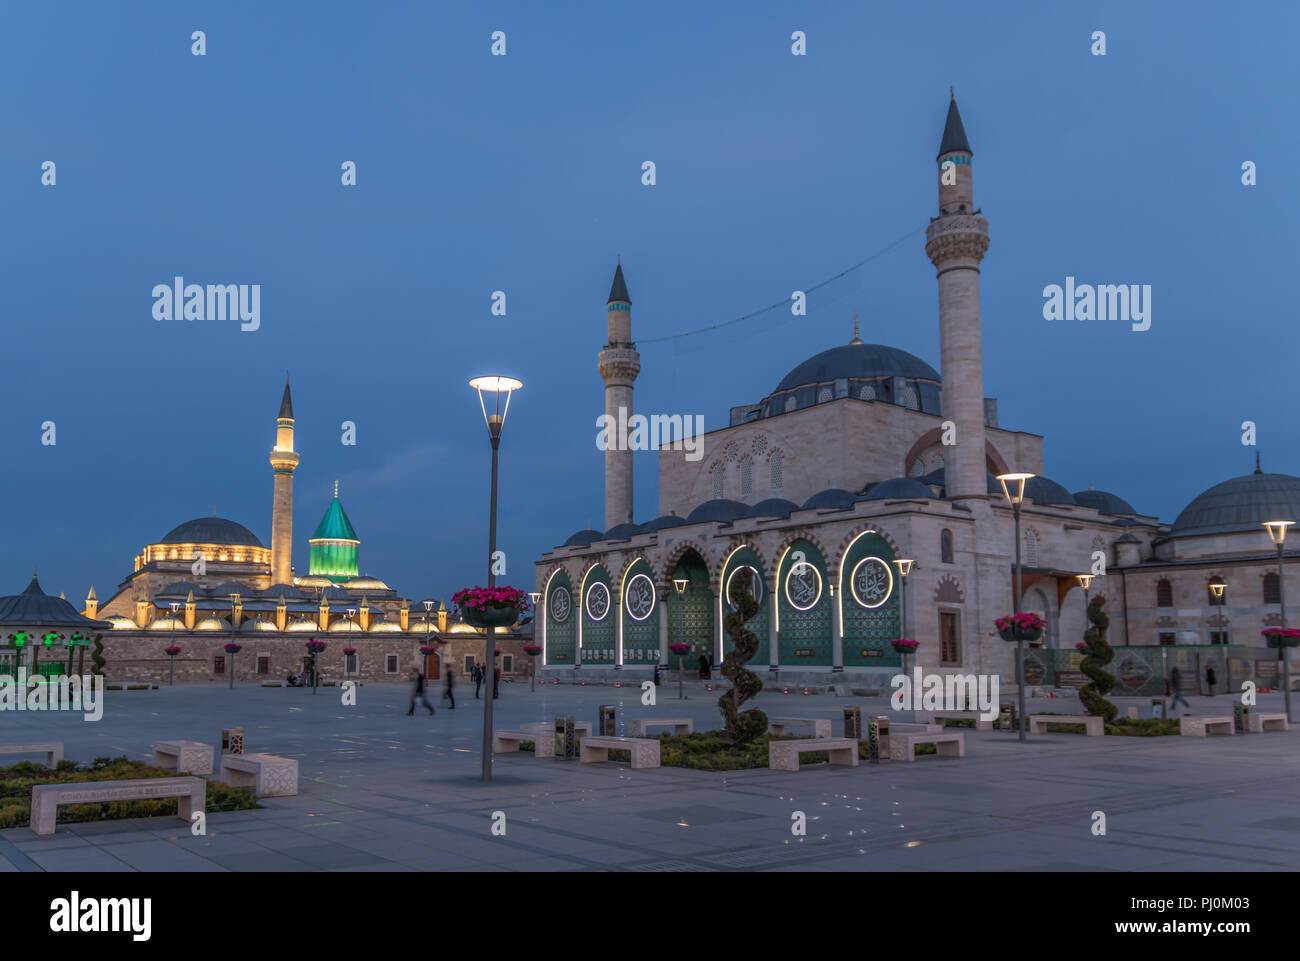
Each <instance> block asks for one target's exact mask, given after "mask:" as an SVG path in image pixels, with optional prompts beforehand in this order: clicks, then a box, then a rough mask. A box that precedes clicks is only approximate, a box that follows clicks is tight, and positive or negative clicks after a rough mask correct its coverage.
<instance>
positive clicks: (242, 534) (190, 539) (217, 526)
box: [159, 517, 263, 547]
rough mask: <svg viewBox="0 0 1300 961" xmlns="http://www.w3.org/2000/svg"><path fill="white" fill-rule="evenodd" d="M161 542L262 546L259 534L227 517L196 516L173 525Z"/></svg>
mask: <svg viewBox="0 0 1300 961" xmlns="http://www.w3.org/2000/svg"><path fill="white" fill-rule="evenodd" d="M159 543H161V544H223V545H230V546H233V547H261V546H263V545H262V542H261V541H259V540H258V539H257V535H256V534H254V533H253V532H252V531H250V530H249V529H248V528H247V527H245V526H244V525H243V524H240V523H238V522H236V521H232V520H228V519H227V518H225V517H196V518H194V520H192V521H186V522H185V523H184V524H181V525H180V526H179V527H173V528H172V529H171V530H170V531H168V532H167V534H166V536H164V537H163V539H162V540H161V541H159Z"/></svg>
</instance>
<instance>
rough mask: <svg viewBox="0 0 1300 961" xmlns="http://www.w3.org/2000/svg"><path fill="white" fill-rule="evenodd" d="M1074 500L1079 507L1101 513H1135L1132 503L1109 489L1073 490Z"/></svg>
mask: <svg viewBox="0 0 1300 961" xmlns="http://www.w3.org/2000/svg"><path fill="white" fill-rule="evenodd" d="M1074 502H1075V503H1076V504H1078V505H1080V506H1081V507H1091V508H1093V509H1094V510H1096V511H1098V512H1100V513H1102V514H1136V513H1137V511H1135V510H1134V509H1133V505H1132V504H1130V503H1129V502H1128V501H1126V500H1124V498H1122V497H1117V496H1116V495H1114V494H1112V493H1110V492H1109V491H1098V490H1086V491H1075V492H1074Z"/></svg>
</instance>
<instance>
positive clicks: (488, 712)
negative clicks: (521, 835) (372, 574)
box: [469, 376, 524, 781]
mask: <svg viewBox="0 0 1300 961" xmlns="http://www.w3.org/2000/svg"><path fill="white" fill-rule="evenodd" d="M469 385H470V386H471V387H473V388H474V389H475V390H476V391H478V405H479V409H480V410H482V411H483V423H484V424H485V425H486V426H487V431H488V440H489V441H490V442H491V444H492V497H491V506H490V507H489V508H488V587H496V585H497V576H496V573H495V570H496V567H495V565H494V564H493V562H492V558H493V556H494V555H495V554H496V552H497V448H498V447H499V446H500V445H501V431H502V430H503V429H504V428H505V426H506V414H508V413H509V412H510V395H511V394H513V393H514V392H515V391H517V390H519V389H520V388H521V387H523V386H524V385H523V382H522V381H519V380H515V379H514V378H513V377H497V376H492V377H475V378H474V379H473V380H471V381H470V382H469ZM485 394H491V395H492V413H490V414H489V413H488V409H487V398H485V397H484V395H485ZM502 394H504V395H505V403H504V404H502V402H501V395H502ZM496 630H497V629H496V627H495V626H489V627H487V628H485V631H486V632H487V639H486V644H487V647H486V648H485V654H484V658H483V663H484V664H486V665H488V671H489V673H490V674H491V680H492V682H493V688H492V692H493V693H494V694H495V692H496V663H497V662H496V653H495V652H496ZM492 700H493V698H492V697H485V698H483V780H485V781H490V780H492Z"/></svg>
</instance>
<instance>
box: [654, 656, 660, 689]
mask: <svg viewBox="0 0 1300 961" xmlns="http://www.w3.org/2000/svg"><path fill="white" fill-rule="evenodd" d="M659 683H660V682H659V662H658V661H656V662H655V689H656V690H658V688H659Z"/></svg>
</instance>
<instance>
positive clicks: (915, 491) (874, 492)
mask: <svg viewBox="0 0 1300 961" xmlns="http://www.w3.org/2000/svg"><path fill="white" fill-rule="evenodd" d="M866 497H867V500H869V501H883V500H918V499H926V500H930V499H932V498H933V497H934V495H933V494H932V493H930V488H929V487H927V486H926V485H925V484H924V483H923V482H921V481H919V480H916V479H915V478H912V477H894V478H891V479H890V480H887V481H881V482H880V483H879V484H876V485H875V486H873V487H872V488H871V489H870V490H868V491H867V494H866Z"/></svg>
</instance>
